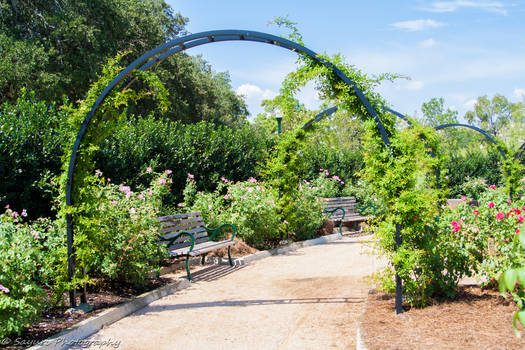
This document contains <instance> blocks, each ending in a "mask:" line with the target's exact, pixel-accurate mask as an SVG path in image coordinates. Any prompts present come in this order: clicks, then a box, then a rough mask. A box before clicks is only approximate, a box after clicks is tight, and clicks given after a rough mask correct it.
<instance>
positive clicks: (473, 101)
mask: <svg viewBox="0 0 525 350" xmlns="http://www.w3.org/2000/svg"><path fill="white" fill-rule="evenodd" d="M476 102H478V100H476V99H471V100H468V101H467V102H465V103H463V108H465V109H466V110H469V111H470V110H473V109H474V105H475V104H476Z"/></svg>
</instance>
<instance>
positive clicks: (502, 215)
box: [496, 212, 505, 220]
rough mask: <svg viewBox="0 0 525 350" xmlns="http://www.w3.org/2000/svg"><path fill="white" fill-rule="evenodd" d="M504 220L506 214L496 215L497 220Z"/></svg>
mask: <svg viewBox="0 0 525 350" xmlns="http://www.w3.org/2000/svg"><path fill="white" fill-rule="evenodd" d="M504 218H505V214H503V213H502V212H499V213H497V214H496V219H498V220H503V219H504Z"/></svg>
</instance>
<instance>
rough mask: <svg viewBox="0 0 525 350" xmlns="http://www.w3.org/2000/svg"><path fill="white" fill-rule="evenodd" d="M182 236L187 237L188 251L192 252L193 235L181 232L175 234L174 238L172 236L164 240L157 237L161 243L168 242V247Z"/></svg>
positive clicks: (161, 237)
mask: <svg viewBox="0 0 525 350" xmlns="http://www.w3.org/2000/svg"><path fill="white" fill-rule="evenodd" d="M184 235H186V236H189V237H190V239H191V247H190V250H189V252H191V251H192V250H193V246H195V236H193V234H192V233H191V232H186V231H182V232H180V233H179V234H177V235H176V236H173V237H171V238H164V236H161V235H159V238H160V240H161V241H165V242H168V246H170V245H172V244H173V242H175V241H176V240H177V239H178V238H179V237H181V236H184Z"/></svg>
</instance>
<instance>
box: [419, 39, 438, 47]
mask: <svg viewBox="0 0 525 350" xmlns="http://www.w3.org/2000/svg"><path fill="white" fill-rule="evenodd" d="M436 45H437V41H435V40H434V39H432V38H429V39H427V40H423V41H422V42H420V43H419V47H421V48H423V49H428V48H431V47H434V46H436Z"/></svg>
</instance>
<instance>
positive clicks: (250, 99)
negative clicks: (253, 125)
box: [235, 84, 277, 119]
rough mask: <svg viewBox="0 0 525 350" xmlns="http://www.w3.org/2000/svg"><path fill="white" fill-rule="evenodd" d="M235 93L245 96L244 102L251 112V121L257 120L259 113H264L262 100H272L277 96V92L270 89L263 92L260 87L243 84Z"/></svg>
mask: <svg viewBox="0 0 525 350" xmlns="http://www.w3.org/2000/svg"><path fill="white" fill-rule="evenodd" d="M235 92H236V93H237V94H238V95H242V96H244V100H245V101H246V105H247V106H248V111H250V119H253V118H255V117H256V116H257V114H258V113H261V112H263V108H262V107H261V102H262V100H268V99H272V98H274V97H275V96H277V93H276V92H275V91H272V90H270V89H264V90H263V89H261V88H260V87H259V86H257V85H253V84H242V85H240V86H239V87H237V89H236V90H235Z"/></svg>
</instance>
